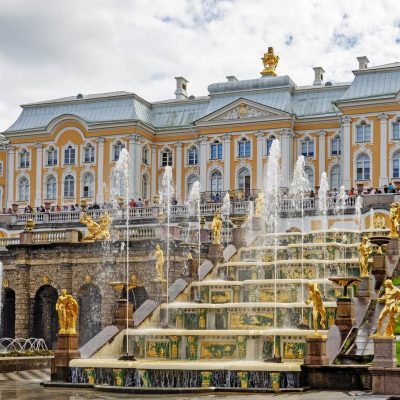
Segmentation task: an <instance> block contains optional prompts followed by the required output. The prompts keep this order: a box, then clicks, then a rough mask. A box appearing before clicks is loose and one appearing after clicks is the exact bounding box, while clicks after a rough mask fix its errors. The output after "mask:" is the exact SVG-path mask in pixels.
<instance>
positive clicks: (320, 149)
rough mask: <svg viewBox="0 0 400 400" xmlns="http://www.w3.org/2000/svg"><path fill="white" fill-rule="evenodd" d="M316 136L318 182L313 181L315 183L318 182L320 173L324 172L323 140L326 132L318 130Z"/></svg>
mask: <svg viewBox="0 0 400 400" xmlns="http://www.w3.org/2000/svg"><path fill="white" fill-rule="evenodd" d="M317 135H318V174H319V178H318V180H317V179H315V182H317V181H318V182H319V179H320V178H321V174H322V172H325V157H326V154H325V138H326V131H324V130H320V131H318V132H317ZM320 183H321V182H320Z"/></svg>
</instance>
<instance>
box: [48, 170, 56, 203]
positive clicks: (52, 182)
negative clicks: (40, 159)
mask: <svg viewBox="0 0 400 400" xmlns="http://www.w3.org/2000/svg"><path fill="white" fill-rule="evenodd" d="M56 198H57V181H56V178H55V177H54V176H53V175H51V176H49V177H48V178H47V181H46V199H47V200H55V199H56Z"/></svg>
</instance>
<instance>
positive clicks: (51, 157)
mask: <svg viewBox="0 0 400 400" xmlns="http://www.w3.org/2000/svg"><path fill="white" fill-rule="evenodd" d="M57 158H58V157H57V150H56V149H55V148H54V147H53V146H50V147H49V149H48V150H47V165H50V166H51V165H57V161H58V160H57Z"/></svg>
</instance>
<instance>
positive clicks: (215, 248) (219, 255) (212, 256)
mask: <svg viewBox="0 0 400 400" xmlns="http://www.w3.org/2000/svg"><path fill="white" fill-rule="evenodd" d="M223 251H224V246H222V244H214V243H212V244H210V247H209V249H208V259H209V260H210V261H211V262H212V263H213V265H217V264H218V263H219V262H223V261H224V255H223Z"/></svg>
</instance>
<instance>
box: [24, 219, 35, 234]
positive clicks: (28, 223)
mask: <svg viewBox="0 0 400 400" xmlns="http://www.w3.org/2000/svg"><path fill="white" fill-rule="evenodd" d="M35 225H36V222H35V221H34V220H33V219H32V218H29V219H28V220H26V224H25V227H24V231H25V232H32V231H33V229H34V228H35Z"/></svg>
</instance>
